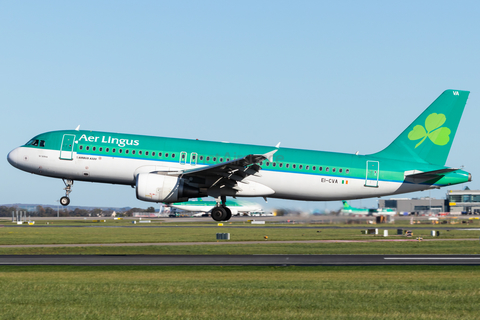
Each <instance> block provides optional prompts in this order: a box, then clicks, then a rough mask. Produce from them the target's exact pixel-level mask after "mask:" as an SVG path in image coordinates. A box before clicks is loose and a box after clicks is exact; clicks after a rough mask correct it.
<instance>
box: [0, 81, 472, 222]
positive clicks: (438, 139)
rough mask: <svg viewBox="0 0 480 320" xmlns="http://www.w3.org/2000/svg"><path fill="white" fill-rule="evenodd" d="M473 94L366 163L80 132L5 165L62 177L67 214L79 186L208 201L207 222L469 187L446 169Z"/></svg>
mask: <svg viewBox="0 0 480 320" xmlns="http://www.w3.org/2000/svg"><path fill="white" fill-rule="evenodd" d="M469 93H470V92H469V91H460V90H446V91H444V92H443V93H442V94H441V95H440V96H439V97H438V98H437V99H436V100H435V101H434V102H433V103H432V104H431V105H430V106H429V107H428V108H427V109H426V110H425V111H424V112H423V113H421V114H420V116H419V117H417V118H416V119H415V120H414V121H413V122H412V123H411V124H410V125H409V126H408V127H407V128H406V129H405V130H404V131H403V132H402V133H401V134H400V135H399V136H398V137H397V138H396V139H395V140H394V141H393V142H392V143H391V144H390V145H389V146H387V147H386V148H385V149H383V150H381V151H379V152H377V153H373V154H368V155H359V154H358V152H357V153H355V154H346V153H335V152H325V151H315V150H302V149H291V148H280V144H277V145H276V146H275V147H269V146H258V145H247V144H234V143H224V142H212V141H199V140H188V139H176V138H164V137H153V136H141V135H132V134H121V133H110V132H98V131H82V130H80V129H79V127H77V129H75V130H62V131H52V132H47V133H42V134H39V135H37V136H35V137H34V138H32V139H31V140H29V141H28V142H27V143H26V144H25V145H22V146H20V147H17V148H15V149H13V150H12V151H11V152H10V153H9V154H8V157H7V158H8V161H9V162H10V164H11V165H13V166H14V167H16V168H18V169H20V170H23V171H26V172H30V173H34V174H38V175H42V176H47V177H54V178H60V179H63V182H64V184H65V189H64V190H65V196H63V197H62V198H61V199H60V203H61V204H62V205H64V206H65V205H68V204H69V203H70V197H69V195H70V193H71V191H72V186H73V182H74V181H75V180H78V181H89V182H99V183H111V184H121V185H129V186H132V187H133V188H135V190H136V196H137V198H138V199H139V200H143V201H149V202H157V203H160V202H162V203H174V202H182V201H187V200H188V199H189V198H198V197H206V196H212V197H214V198H215V199H216V202H217V204H216V206H215V208H213V209H212V212H211V217H212V218H213V219H214V220H215V221H226V220H229V219H230V218H231V216H232V211H231V209H229V208H228V206H227V205H226V199H227V197H263V198H264V199H265V200H267V198H280V199H290V200H304V201H332V200H350V199H362V198H372V197H381V196H387V195H395V194H401V193H408V192H414V191H422V190H427V189H434V188H440V187H444V186H451V185H455V184H459V183H465V182H468V181H471V174H470V173H468V172H466V171H464V170H462V169H459V168H452V167H447V166H445V163H446V160H447V156H448V154H449V152H450V148H451V145H452V142H453V139H454V137H455V133H456V131H457V127H458V124H459V122H460V118H461V116H462V113H463V110H464V108H465V105H466V102H467V99H468V95H469ZM397 112H402V111H400V110H397ZM378 126H379V125H376V126H375V127H378ZM369 130H373V129H372V127H370V129H369Z"/></svg>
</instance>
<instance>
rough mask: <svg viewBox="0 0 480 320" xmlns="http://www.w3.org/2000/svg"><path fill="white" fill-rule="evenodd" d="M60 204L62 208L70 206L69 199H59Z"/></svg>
mask: <svg viewBox="0 0 480 320" xmlns="http://www.w3.org/2000/svg"><path fill="white" fill-rule="evenodd" d="M60 204H61V205H62V206H68V205H69V204H70V198H69V197H61V198H60Z"/></svg>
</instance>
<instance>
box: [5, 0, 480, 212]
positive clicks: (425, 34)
mask: <svg viewBox="0 0 480 320" xmlns="http://www.w3.org/2000/svg"><path fill="white" fill-rule="evenodd" d="M0 9H1V10H0V108H1V110H2V119H3V121H2V126H1V129H0V130H1V131H0V132H1V135H2V142H1V144H0V148H1V154H3V156H4V158H3V159H4V160H3V161H0V170H1V173H2V178H3V183H2V184H1V186H0V188H1V189H0V204H1V203H18V202H22V203H44V204H56V202H55V201H56V200H58V199H59V198H60V197H61V196H62V195H63V190H62V188H63V183H62V181H61V180H57V179H50V178H45V177H40V176H34V175H31V174H27V173H25V172H21V171H19V170H17V169H15V168H13V167H11V166H10V165H9V164H8V162H7V161H6V156H7V154H8V152H9V151H10V150H12V149H13V148H15V147H17V146H19V145H21V144H23V143H25V142H27V141H28V140H29V139H30V138H31V137H33V136H34V135H36V134H38V133H41V132H45V131H51V130H60V129H73V128H75V127H76V126H77V125H79V124H80V125H81V128H82V129H89V130H101V131H114V132H126V133H136V134H147V135H159V136H168V137H180V138H193V139H197V138H198V139H203V140H214V141H231V142H239V143H248V144H260V145H272V146H274V145H275V144H277V143H278V142H281V143H282V146H284V147H292V148H302V149H315V150H328V151H338V152H352V153H353V152H356V151H359V152H360V153H361V154H368V153H373V152H376V151H379V150H380V149H383V148H384V147H386V146H387V145H388V144H389V143H390V142H391V141H392V140H393V139H395V137H396V136H397V135H398V134H400V132H401V131H403V129H405V128H406V127H407V126H408V125H409V124H410V123H411V121H413V120H414V119H415V118H416V117H417V116H418V115H419V114H420V113H421V112H422V111H423V110H424V109H425V108H426V107H427V106H428V105H429V104H430V103H431V102H432V101H433V100H434V99H435V98H436V97H437V96H438V95H440V93H441V92H443V91H444V90H445V89H460V90H470V91H471V94H470V98H469V100H468V103H467V107H466V109H465V112H464V117H463V119H462V121H461V123H460V127H459V129H458V132H457V135H456V137H455V142H454V144H453V147H452V150H451V153H450V156H449V159H448V160H447V165H450V166H462V165H464V166H465V170H467V171H469V172H471V173H472V174H473V182H471V183H469V184H466V185H468V186H469V187H470V188H471V189H480V184H479V183H480V165H479V161H478V160H477V159H479V158H480V151H479V148H478V147H477V144H478V142H477V141H478V135H479V134H478V129H477V123H478V119H479V116H480V110H479V108H478V102H479V98H478V96H479V94H478V93H479V92H480V90H479V87H480V77H479V71H480V63H479V62H478V60H479V51H480V50H479V49H480V48H479V46H480V41H479V34H478V30H480V20H479V19H478V16H479V13H480V10H479V9H480V3H478V2H476V1H456V2H451V1H421V2H419V1H402V2H399V3H390V2H387V1H337V2H331V1H328V2H327V1H295V2H294V1H241V2H233V1H168V2H165V1H135V2H133V1H77V2H74V1H21V2H19V1H1V2H0ZM463 186H465V185H463ZM463 186H456V187H455V189H458V188H462V187H463ZM445 192H446V190H445V189H442V190H437V191H431V193H430V194H431V196H433V197H437V198H439V197H444V195H445ZM428 195H429V192H422V193H415V194H409V195H407V196H412V197H420V196H428ZM401 197H403V196H401ZM71 199H72V204H75V205H88V206H140V207H147V206H149V205H150V204H148V203H143V202H140V201H138V200H136V198H135V193H134V190H133V189H131V188H130V187H124V186H112V185H100V184H92V183H85V182H77V183H75V185H74V189H73V192H72V194H71ZM262 201H263V200H262ZM352 205H362V206H376V200H375V199H372V200H362V201H360V200H357V201H352ZM269 206H280V207H288V208H302V209H304V210H309V209H313V208H319V209H323V208H331V209H337V208H339V207H340V202H338V201H337V202H331V203H327V204H325V203H323V202H313V203H309V202H297V201H280V200H270V201H269V203H268V205H267V207H269Z"/></svg>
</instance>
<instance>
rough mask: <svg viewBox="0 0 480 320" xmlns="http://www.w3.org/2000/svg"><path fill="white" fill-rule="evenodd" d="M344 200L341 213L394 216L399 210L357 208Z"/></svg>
mask: <svg viewBox="0 0 480 320" xmlns="http://www.w3.org/2000/svg"><path fill="white" fill-rule="evenodd" d="M342 202H343V207H342V209H341V210H340V214H341V215H361V216H394V215H396V214H397V212H396V211H395V210H392V209H387V208H385V209H374V208H371V209H367V208H355V207H352V206H350V205H349V204H348V203H347V201H345V200H343V201H342Z"/></svg>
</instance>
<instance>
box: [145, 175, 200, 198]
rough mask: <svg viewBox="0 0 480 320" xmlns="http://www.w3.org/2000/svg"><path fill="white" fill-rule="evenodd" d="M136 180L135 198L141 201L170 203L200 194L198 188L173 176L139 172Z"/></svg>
mask: <svg viewBox="0 0 480 320" xmlns="http://www.w3.org/2000/svg"><path fill="white" fill-rule="evenodd" d="M136 180H137V199H138V200H142V201H149V202H165V203H171V202H182V201H188V199H189V198H195V197H200V196H202V195H201V194H200V190H199V189H197V188H194V187H191V186H189V185H187V184H185V181H184V180H183V179H180V178H178V177H174V176H167V175H162V174H156V173H140V174H138V175H137V178H136Z"/></svg>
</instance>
